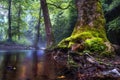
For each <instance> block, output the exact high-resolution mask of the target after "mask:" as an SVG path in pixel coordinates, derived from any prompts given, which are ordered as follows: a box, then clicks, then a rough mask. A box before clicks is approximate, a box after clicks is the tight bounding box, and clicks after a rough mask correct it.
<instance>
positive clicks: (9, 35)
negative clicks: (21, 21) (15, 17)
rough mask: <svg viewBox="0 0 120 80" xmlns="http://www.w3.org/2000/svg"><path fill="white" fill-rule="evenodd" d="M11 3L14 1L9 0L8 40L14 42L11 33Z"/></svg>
mask: <svg viewBox="0 0 120 80" xmlns="http://www.w3.org/2000/svg"><path fill="white" fill-rule="evenodd" d="M11 3H12V0H8V40H9V41H12V31H11Z"/></svg>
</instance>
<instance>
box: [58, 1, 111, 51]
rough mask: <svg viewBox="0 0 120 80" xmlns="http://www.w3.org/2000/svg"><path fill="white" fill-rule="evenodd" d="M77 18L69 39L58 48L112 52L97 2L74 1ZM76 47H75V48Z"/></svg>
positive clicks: (100, 8)
mask: <svg viewBox="0 0 120 80" xmlns="http://www.w3.org/2000/svg"><path fill="white" fill-rule="evenodd" d="M75 3H76V8H77V12H78V18H77V22H76V25H75V27H74V30H73V32H72V34H71V36H70V37H68V38H66V39H64V40H62V41H61V42H60V43H59V44H58V47H61V48H71V49H75V48H72V47H79V48H77V50H80V51H84V50H90V51H95V52H106V51H107V52H110V53H111V52H113V48H112V46H111V44H110V42H109V41H108V39H107V37H106V33H105V29H104V26H105V18H104V14H103V12H102V7H101V4H100V1H99V0H75ZM78 44H79V45H78ZM75 45H77V46H75Z"/></svg>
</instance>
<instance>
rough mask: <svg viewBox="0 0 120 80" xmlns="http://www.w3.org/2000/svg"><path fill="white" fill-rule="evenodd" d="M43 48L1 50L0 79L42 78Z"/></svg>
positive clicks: (24, 79) (31, 79) (23, 79)
mask: <svg viewBox="0 0 120 80" xmlns="http://www.w3.org/2000/svg"><path fill="white" fill-rule="evenodd" d="M43 54H44V50H1V51H0V80H42V79H41V74H42V70H43V69H42V68H43Z"/></svg>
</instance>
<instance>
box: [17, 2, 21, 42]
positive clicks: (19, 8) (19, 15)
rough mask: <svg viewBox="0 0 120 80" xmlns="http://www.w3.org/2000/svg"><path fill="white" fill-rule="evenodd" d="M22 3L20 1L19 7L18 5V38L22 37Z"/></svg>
mask: <svg viewBox="0 0 120 80" xmlns="http://www.w3.org/2000/svg"><path fill="white" fill-rule="evenodd" d="M20 17H21V4H20V3H19V7H18V29H17V31H18V40H19V39H20V20H21V18H20Z"/></svg>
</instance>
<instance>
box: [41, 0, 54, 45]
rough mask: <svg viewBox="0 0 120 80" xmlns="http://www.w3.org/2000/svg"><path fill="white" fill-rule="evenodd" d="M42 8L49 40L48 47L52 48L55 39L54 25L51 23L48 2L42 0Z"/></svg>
mask: <svg viewBox="0 0 120 80" xmlns="http://www.w3.org/2000/svg"><path fill="white" fill-rule="evenodd" d="M40 3H41V8H42V11H43V17H44V23H45V30H46V38H47V46H51V45H52V44H53V43H54V37H53V33H52V25H51V22H50V17H49V11H48V6H47V3H46V0H40Z"/></svg>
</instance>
